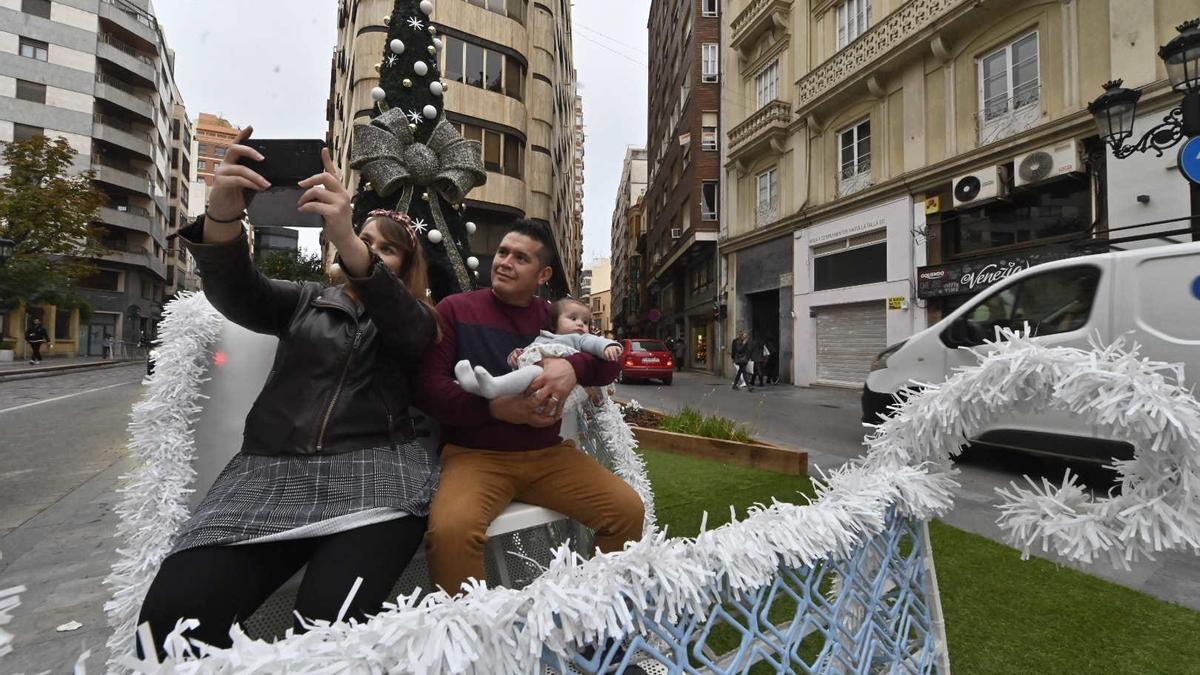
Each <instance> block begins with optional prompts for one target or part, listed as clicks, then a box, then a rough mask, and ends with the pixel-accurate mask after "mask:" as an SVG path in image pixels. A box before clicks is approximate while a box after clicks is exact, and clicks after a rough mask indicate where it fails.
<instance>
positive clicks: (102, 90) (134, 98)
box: [96, 74, 154, 121]
mask: <svg viewBox="0 0 1200 675" xmlns="http://www.w3.org/2000/svg"><path fill="white" fill-rule="evenodd" d="M96 98H98V99H102V100H105V101H108V102H109V103H114V104H116V105H118V106H120V107H122V108H124V109H126V110H128V111H129V112H131V113H133V114H135V115H138V116H140V117H142V118H144V119H147V120H150V121H153V120H154V99H153V98H152V97H151V95H150V94H148V93H146V92H144V91H140V90H138V88H137V87H134V86H132V85H129V84H126V83H125V82H122V81H121V80H118V79H116V78H115V77H109V76H108V75H103V74H99V75H96Z"/></svg>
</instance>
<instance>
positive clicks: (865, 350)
mask: <svg viewBox="0 0 1200 675" xmlns="http://www.w3.org/2000/svg"><path fill="white" fill-rule="evenodd" d="M886 347H887V305H885V304H884V302H883V301H882V300H877V301H875V302H864V303H860V304H856V305H839V306H834V307H821V308H819V309H818V310H817V381H818V382H820V383H823V384H837V385H848V386H854V387H860V386H862V384H863V382H866V381H867V373H869V372H870V370H871V362H872V361H874V360H875V357H876V356H877V355H878V354H879V352H881V351H883V350H884V349H885V348H886Z"/></svg>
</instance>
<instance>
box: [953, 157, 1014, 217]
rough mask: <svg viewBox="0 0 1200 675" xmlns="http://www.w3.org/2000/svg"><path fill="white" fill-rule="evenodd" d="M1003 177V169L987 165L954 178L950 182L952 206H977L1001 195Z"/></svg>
mask: <svg viewBox="0 0 1200 675" xmlns="http://www.w3.org/2000/svg"><path fill="white" fill-rule="evenodd" d="M1004 178H1005V171H1004V168H1003V167H1000V166H989V167H986V168H983V169H979V170H978V171H974V172H972V173H969V174H967V175H965V176H959V177H958V178H955V179H954V182H953V183H952V186H953V192H954V207H955V208H963V207H971V206H977V205H979V204H984V203H986V202H990V201H992V200H993V199H999V198H1000V197H1003V196H1004V193H1005V189H1004Z"/></svg>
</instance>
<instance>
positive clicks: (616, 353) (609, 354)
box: [604, 345, 624, 361]
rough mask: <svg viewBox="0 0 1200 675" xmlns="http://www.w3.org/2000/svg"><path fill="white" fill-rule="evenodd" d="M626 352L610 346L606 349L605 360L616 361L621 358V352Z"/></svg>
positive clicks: (615, 346)
mask: <svg viewBox="0 0 1200 675" xmlns="http://www.w3.org/2000/svg"><path fill="white" fill-rule="evenodd" d="M622 351H624V350H623V349H621V348H620V347H618V346H617V345H609V346H607V347H605V348H604V358H605V359H607V360H609V361H616V360H617V359H619V358H621V352H622Z"/></svg>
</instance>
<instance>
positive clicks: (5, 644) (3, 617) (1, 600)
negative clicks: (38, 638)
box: [0, 586, 25, 656]
mask: <svg viewBox="0 0 1200 675" xmlns="http://www.w3.org/2000/svg"><path fill="white" fill-rule="evenodd" d="M24 592H25V587H24V586H13V587H12V588H5V589H4V590H0V626H7V625H8V624H9V622H10V621H12V618H13V617H12V613H13V611H14V610H15V609H16V608H18V607H20V606H21V594H22V593H24ZM12 639H13V636H12V633H9V632H8V631H6V630H3V629H0V656H4V655H6V654H10V653H12V650H13V649H12Z"/></svg>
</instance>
